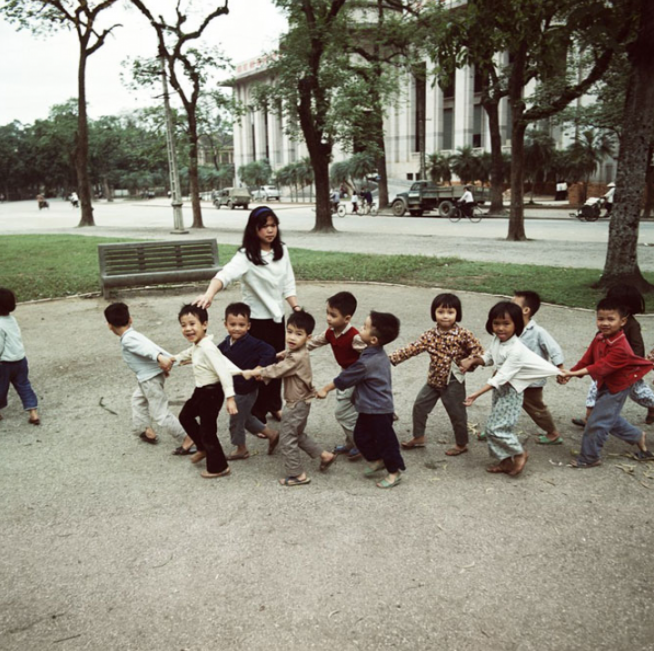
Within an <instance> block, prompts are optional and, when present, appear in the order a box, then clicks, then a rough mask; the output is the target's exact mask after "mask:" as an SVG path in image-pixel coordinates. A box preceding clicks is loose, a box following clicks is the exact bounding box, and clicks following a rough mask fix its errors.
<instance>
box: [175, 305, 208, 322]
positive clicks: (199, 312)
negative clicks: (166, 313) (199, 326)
mask: <svg viewBox="0 0 654 651" xmlns="http://www.w3.org/2000/svg"><path fill="white" fill-rule="evenodd" d="M187 314H192V315H193V316H194V317H197V319H198V320H199V321H200V323H207V322H208V321H209V313H208V312H207V311H206V310H205V309H204V308H203V307H199V306H198V305H191V304H188V305H182V309H181V310H180V311H179V314H178V315H177V320H178V321H181V320H182V317H183V316H186V315H187Z"/></svg>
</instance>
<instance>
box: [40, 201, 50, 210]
mask: <svg viewBox="0 0 654 651" xmlns="http://www.w3.org/2000/svg"><path fill="white" fill-rule="evenodd" d="M44 208H48V209H49V208H50V204H49V203H48V202H47V201H46V200H45V199H41V200H40V201H39V210H43V209H44Z"/></svg>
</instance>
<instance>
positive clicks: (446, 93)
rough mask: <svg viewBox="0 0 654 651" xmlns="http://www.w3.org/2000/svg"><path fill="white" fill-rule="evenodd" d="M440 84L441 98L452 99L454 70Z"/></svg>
mask: <svg viewBox="0 0 654 651" xmlns="http://www.w3.org/2000/svg"><path fill="white" fill-rule="evenodd" d="M440 86H441V90H442V91H443V99H454V70H452V74H450V75H449V76H448V78H447V80H445V81H444V82H443V83H442V84H440Z"/></svg>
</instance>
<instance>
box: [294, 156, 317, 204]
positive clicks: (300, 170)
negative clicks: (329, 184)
mask: <svg viewBox="0 0 654 651" xmlns="http://www.w3.org/2000/svg"><path fill="white" fill-rule="evenodd" d="M295 176H296V179H297V182H298V184H299V185H300V187H301V188H302V199H304V188H305V187H306V186H307V185H308V186H309V201H313V179H314V176H313V167H312V166H311V159H310V158H309V157H308V156H305V157H304V158H302V159H301V160H299V161H298V162H297V163H296V164H295Z"/></svg>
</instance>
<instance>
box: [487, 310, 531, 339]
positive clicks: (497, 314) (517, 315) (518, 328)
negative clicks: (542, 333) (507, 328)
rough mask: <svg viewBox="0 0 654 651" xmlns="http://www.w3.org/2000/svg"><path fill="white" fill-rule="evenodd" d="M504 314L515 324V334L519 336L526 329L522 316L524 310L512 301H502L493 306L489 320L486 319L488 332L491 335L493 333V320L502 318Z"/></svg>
mask: <svg viewBox="0 0 654 651" xmlns="http://www.w3.org/2000/svg"><path fill="white" fill-rule="evenodd" d="M503 316H508V317H509V319H510V320H511V321H513V325H514V326H515V335H516V337H519V336H520V335H521V334H522V331H523V330H524V329H525V322H524V320H523V318H522V310H521V309H520V307H519V306H518V305H516V304H515V303H511V301H500V302H499V303H496V304H495V305H493V307H491V309H490V312H489V313H488V320H487V321H486V332H487V333H488V334H489V335H492V334H494V333H493V321H494V320H495V319H500V318H502V317H503Z"/></svg>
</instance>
